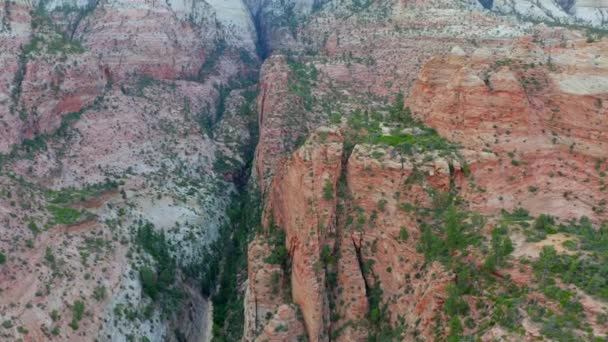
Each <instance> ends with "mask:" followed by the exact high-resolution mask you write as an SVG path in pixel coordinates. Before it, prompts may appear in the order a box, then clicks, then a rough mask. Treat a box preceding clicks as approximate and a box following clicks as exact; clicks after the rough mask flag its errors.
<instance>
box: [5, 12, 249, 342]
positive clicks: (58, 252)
mask: <svg viewBox="0 0 608 342" xmlns="http://www.w3.org/2000/svg"><path fill="white" fill-rule="evenodd" d="M226 7H230V8H231V9H232V11H231V12H230V13H232V15H228V13H227V12H225V11H224V9H225V8H226ZM220 9H221V10H222V13H221V14H218V13H216V11H219V10H220ZM0 23H1V25H2V26H1V27H0V45H1V46H2V48H1V49H0V81H1V82H0V121H1V122H0V153H1V154H0V182H2V189H1V190H0V219H1V220H2V222H3V223H4V225H3V228H2V231H1V233H2V239H1V241H0V251H1V252H2V253H3V256H4V255H6V257H7V260H6V262H5V263H4V264H2V265H0V268H1V269H0V278H2V281H1V282H2V285H1V287H2V291H3V293H4V294H6V295H2V296H1V298H0V301H1V304H0V305H1V308H0V316H1V317H2V321H3V322H4V321H10V322H11V324H12V327H11V328H10V329H8V328H7V329H5V330H4V331H3V339H7V340H10V339H11V338H13V337H14V338H15V339H18V338H26V339H32V340H46V339H52V338H53V339H59V340H95V339H96V340H99V341H111V340H125V339H127V338H129V336H141V337H146V338H148V339H149V340H150V341H161V340H176V339H179V338H182V337H185V338H187V339H189V340H200V339H204V338H207V337H208V336H209V333H210V331H211V327H210V325H209V322H208V321H209V318H210V317H209V303H208V299H207V298H204V297H203V296H201V295H200V293H198V291H200V290H199V289H198V288H196V287H198V285H197V286H196V287H194V286H193V285H192V284H190V283H187V282H185V279H186V278H187V276H186V275H185V274H184V273H183V272H181V269H182V267H183V268H187V267H192V265H196V264H197V263H200V262H201V261H202V258H203V257H204V250H205V246H206V245H207V244H208V243H209V242H211V241H214V240H215V239H216V238H217V231H218V229H219V227H220V226H221V225H222V224H224V223H225V221H226V220H225V209H226V207H227V205H228V203H229V196H230V194H231V193H232V192H234V189H235V187H234V186H233V184H232V183H230V182H226V180H231V179H233V178H236V177H238V176H234V177H233V174H237V173H238V172H236V171H234V170H229V171H228V172H225V170H219V168H218V167H216V166H217V165H220V164H221V165H223V164H226V160H228V161H231V160H234V164H235V165H234V169H237V168H240V167H242V165H244V164H245V161H244V155H245V154H247V153H249V152H247V150H246V149H243V146H244V145H251V139H253V135H252V134H250V133H251V132H250V131H249V124H250V122H252V120H251V119H252V117H253V115H250V113H253V111H254V109H253V108H251V106H250V105H251V103H249V102H250V101H251V98H253V97H254V96H255V95H247V94H248V93H249V92H253V93H255V87H250V85H251V82H250V81H247V80H249V79H250V78H251V76H252V74H254V73H255V72H256V68H257V67H258V63H259V62H258V58H257V56H256V51H255V32H254V31H251V30H252V29H253V28H254V25H253V22H252V21H251V17H250V16H249V14H248V11H247V10H246V7H245V6H244V4H243V3H241V2H223V3H221V4H218V3H212V4H209V3H205V2H191V1H169V2H166V1H143V0H142V1H139V0H138V1H122V0H116V1H114V0H104V1H68V0H65V1H40V2H37V1H5V2H2V4H1V5H0ZM240 81H242V82H240ZM238 88H241V89H238ZM245 95H247V96H245ZM227 127H228V128H227ZM230 135H234V136H238V137H239V139H234V138H232V139H231V137H230ZM220 161H221V162H220ZM231 177H233V178H231ZM220 189H221V190H220ZM58 198H59V199H58ZM148 224H150V226H151V227H153V228H152V231H153V232H154V234H157V235H151V236H152V239H154V238H155V236H156V237H157V238H158V237H160V236H162V240H163V242H162V244H163V248H164V249H166V251H167V253H168V255H167V254H164V255H163V257H164V258H165V260H162V261H159V260H157V258H158V255H155V256H152V255H151V254H153V253H152V252H150V250H149V248H148V249H146V248H144V247H142V245H141V241H140V240H141V239H140V238H138V231H140V230H141V229H142V227H143V226H148ZM150 226H148V227H150ZM161 232H162V233H161ZM148 238H150V235H148ZM167 261H168V262H169V263H173V264H174V266H173V268H172V273H173V275H174V280H173V281H172V283H170V284H168V287H169V288H170V289H171V291H173V290H175V291H176V292H175V293H181V294H182V295H183V297H182V299H183V300H182V302H181V304H183V305H175V304H168V301H167V294H166V293H165V294H161V295H160V297H163V299H160V298H159V297H156V298H152V296H150V293H149V292H146V290H145V289H144V287H145V286H144V285H142V278H141V277H140V271H141V270H142V268H148V269H151V270H152V272H155V271H157V270H158V269H159V268H158V267H160V266H159V264H161V263H162V262H167ZM153 274H154V277H157V276H158V274H157V273H153ZM154 279H156V278H154ZM155 281H156V280H155ZM9 304H10V305H9ZM81 304H84V310H83V312H82V313H81V314H80V318H74V317H76V314H73V312H75V311H77V310H81V309H80V308H81V306H80V305H81ZM171 305H173V306H174V307H173V308H171ZM17 327H19V328H17ZM23 331H27V334H26V335H24V333H23Z"/></svg>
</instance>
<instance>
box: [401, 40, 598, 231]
mask: <svg viewBox="0 0 608 342" xmlns="http://www.w3.org/2000/svg"><path fill="white" fill-rule="evenodd" d="M547 34H548V33H547V32H543V31H542V30H541V31H539V32H537V33H536V36H535V37H536V38H535V39H534V40H533V39H532V38H525V39H521V40H519V41H516V42H514V43H513V45H512V46H509V47H506V48H503V49H487V48H480V49H477V50H474V51H473V52H471V53H470V54H466V53H464V52H463V51H462V50H461V49H459V48H454V49H453V50H452V52H451V53H450V54H448V55H446V56H442V57H438V58H436V59H433V60H431V61H429V62H428V63H427V64H426V65H425V66H424V68H423V69H422V71H421V73H420V75H419V78H418V82H417V83H416V85H415V87H414V88H413V89H412V91H411V93H410V96H409V100H408V103H409V105H410V106H411V108H412V110H413V112H414V113H415V114H417V115H418V116H419V117H420V118H421V119H422V120H423V121H425V122H426V123H427V124H429V125H430V126H431V127H433V128H436V129H437V130H438V131H439V132H440V133H441V134H442V135H444V136H446V137H448V138H449V139H451V140H454V141H458V142H459V143H461V144H462V145H463V146H465V147H467V148H470V149H477V150H480V149H486V150H491V151H493V152H494V153H495V155H496V158H494V160H492V161H488V162H486V163H483V165H484V166H481V165H478V167H473V168H472V170H473V175H474V178H475V179H477V180H478V181H479V182H480V184H479V185H480V186H482V187H483V188H485V189H486V190H488V191H487V194H486V195H479V196H478V198H477V199H476V200H475V202H476V203H477V205H479V207H480V208H483V211H491V210H494V211H498V210H500V209H501V208H514V207H516V206H518V205H524V207H526V208H529V209H530V210H532V211H533V212H535V213H543V212H550V213H552V214H556V215H558V214H559V215H560V216H562V217H566V218H577V217H580V216H588V217H594V218H597V219H598V221H601V220H602V219H605V215H604V214H603V212H602V211H601V210H600V211H598V210H596V209H597V208H598V206H599V203H600V202H602V201H603V199H604V195H603V193H602V190H601V189H602V184H601V183H602V180H601V177H599V175H598V172H597V171H596V170H595V168H594V165H595V163H596V160H597V158H604V157H605V155H606V152H605V147H606V144H607V140H606V139H607V138H608V136H607V135H606V132H607V127H606V122H605V120H603V117H604V116H605V115H606V112H607V110H608V108H607V107H606V106H605V103H606V99H607V98H606V92H607V91H608V89H604V87H605V85H606V84H608V82H606V80H604V77H605V75H606V73H607V70H606V63H605V61H603V57H600V56H603V55H604V54H605V53H603V52H602V51H605V49H606V45H605V44H604V43H603V42H599V43H585V42H583V41H582V40H583V39H582V38H581V37H577V36H574V37H572V38H571V39H573V41H572V43H570V44H563V43H562V42H563V41H564V39H567V38H565V35H567V34H568V33H567V32H562V33H561V34H560V35H555V34H551V35H550V36H547ZM539 42H542V43H539ZM560 160H564V161H565V160H567V161H568V162H560ZM513 161H514V162H513ZM477 172H479V174H477ZM493 175H495V176H493ZM554 177H557V178H554ZM581 180H586V181H585V182H583V183H581ZM530 186H535V187H538V191H537V192H536V193H534V194H530V192H529V191H528V190H527V189H528V188H529V187H530ZM499 197H500V198H501V199H499Z"/></svg>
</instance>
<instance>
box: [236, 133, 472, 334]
mask: <svg viewBox="0 0 608 342" xmlns="http://www.w3.org/2000/svg"><path fill="white" fill-rule="evenodd" d="M341 135H342V134H341V133H340V131H338V130H335V129H331V130H328V129H326V128H320V129H319V130H317V131H316V133H315V134H314V135H313V136H312V137H311V138H310V139H309V140H308V141H307V142H306V143H305V144H304V145H303V146H302V147H301V148H299V149H298V150H297V151H296V152H295V153H294V154H293V155H292V157H291V158H289V159H288V160H287V161H286V162H285V163H284V164H282V166H281V167H280V168H279V170H278V171H277V173H276V174H275V176H274V178H273V181H272V183H271V185H270V188H269V189H270V190H269V194H268V199H267V201H266V207H265V213H266V219H265V221H266V222H267V227H268V228H267V229H269V230H270V231H272V229H280V230H282V231H284V232H285V241H284V248H286V253H289V267H288V268H287V269H283V270H281V269H280V268H279V267H278V266H277V265H275V264H273V263H272V262H271V261H270V260H271V259H270V256H271V255H273V253H274V252H272V251H269V248H268V247H272V246H269V245H268V242H267V241H274V238H273V237H272V236H273V235H272V233H271V234H270V235H267V234H268V233H267V234H258V236H257V237H256V239H255V240H254V242H252V244H251V245H250V247H249V261H250V264H249V283H248V289H247V299H246V312H247V313H248V314H247V316H246V318H247V321H246V322H247V327H248V328H247V329H246V340H263V336H267V335H266V333H262V331H267V330H268V329H273V328H271V327H274V326H275V325H276V324H275V323H273V321H271V320H270V319H271V317H272V313H273V312H277V310H280V309H279V308H280V305H281V303H288V302H289V299H288V298H289V297H287V298H285V297H284V296H285V294H286V293H285V292H282V291H280V290H275V291H274V293H271V292H269V291H270V289H271V288H272V285H271V284H272V280H271V279H270V278H271V274H272V273H276V274H277V275H278V276H277V278H276V279H281V280H280V281H279V282H278V284H281V285H283V286H285V287H287V288H288V289H289V290H290V293H291V296H292V298H293V302H294V303H295V304H297V305H298V308H299V310H301V312H302V322H303V323H304V326H305V327H306V335H307V336H308V338H309V339H310V340H314V341H323V340H327V339H328V338H329V336H332V337H331V339H332V340H338V341H353V340H356V341H364V340H366V339H367V338H368V335H369V334H370V333H372V332H373V331H375V330H374V329H378V326H377V324H380V323H378V321H373V322H375V323H373V322H372V321H370V320H369V319H370V317H375V318H373V319H374V320H377V319H381V320H382V322H383V323H381V324H386V326H385V327H384V328H383V329H390V330H391V331H392V333H393V334H394V335H393V336H395V337H397V336H401V337H402V338H403V337H405V336H424V337H425V338H432V336H434V335H433V334H434V332H433V326H434V324H435V321H436V319H437V317H441V315H442V311H441V309H442V306H443V301H444V298H445V287H446V285H447V284H448V283H450V282H451V281H452V280H453V276H452V275H451V274H450V273H449V272H446V271H445V270H444V269H443V266H441V265H440V264H438V263H435V264H433V265H432V266H431V267H428V268H425V267H422V265H423V264H424V263H425V260H424V256H423V255H422V254H420V253H419V252H418V251H417V249H416V246H417V244H418V242H419V239H420V229H419V226H418V222H417V221H416V219H415V217H414V216H413V215H412V214H411V213H408V212H407V211H405V210H404V209H403V206H404V205H411V206H415V207H432V206H433V203H434V202H433V201H434V200H433V197H432V196H431V195H429V194H430V193H432V192H434V191H437V192H442V191H448V190H449V189H450V187H451V186H457V187H460V185H459V184H461V183H462V181H463V180H464V178H463V176H462V173H461V171H460V167H459V166H458V165H460V164H459V162H457V161H450V159H445V158H442V157H439V156H438V155H435V154H430V155H415V156H413V157H412V158H411V159H404V158H403V157H402V156H401V155H400V153H398V152H397V151H396V150H392V149H388V150H386V149H383V148H380V147H374V146H368V145H357V146H355V148H354V150H353V152H352V154H351V155H350V157H349V158H348V161H347V162H346V164H344V166H341V165H342V162H343V161H342V142H341V140H342V138H341ZM378 155H381V157H378ZM429 160H430V161H429ZM450 164H453V166H452V168H454V169H455V172H456V174H452V173H451V172H450ZM341 172H343V176H340V173H341ZM341 177H343V178H342V179H341V180H339V179H340V178H341ZM337 189H339V190H337ZM344 196H346V197H344ZM336 203H338V205H336ZM338 207H339V208H340V209H337V208H338ZM271 227H273V228H271ZM404 231H405V232H404ZM405 235H407V236H409V237H407V238H403V236H405ZM263 241H266V242H263ZM281 247H282V246H279V247H277V246H274V248H281ZM261 260H263V261H261ZM285 271H286V272H288V274H285V273H284V272H285ZM414 274H416V276H415V277H414ZM404 275H406V276H405V277H404ZM407 275H409V276H407ZM283 277H289V281H288V282H287V283H285V281H284V279H285V278H283ZM276 279H275V286H276V284H277V280H276ZM370 298H373V299H370ZM370 301H372V302H373V303H374V307H373V308H372V307H370ZM371 309H375V311H374V312H375V313H373V314H371V313H370V310H371ZM372 311H373V310H372ZM370 315H371V316H370ZM378 315H381V316H378ZM264 316H265V317H266V318H265V319H264V318H263V317H264ZM330 317H331V319H330ZM256 326H257V328H256ZM264 326H266V328H263V327H264ZM262 329H264V330H262ZM285 329H286V330H285V331H291V330H290V329H291V328H290V326H288V327H286V328H285ZM405 331H407V334H406V333H405ZM260 334H261V335H260ZM290 334H291V333H290ZM402 334H403V335H402ZM409 334H413V335H409ZM290 336H293V334H291V335H290Z"/></svg>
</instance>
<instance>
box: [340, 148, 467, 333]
mask: <svg viewBox="0 0 608 342" xmlns="http://www.w3.org/2000/svg"><path fill="white" fill-rule="evenodd" d="M451 163H452V162H451V161H450V160H449V159H445V158H443V157H439V156H436V155H433V154H430V155H414V156H412V157H411V158H409V159H408V158H406V159H405V160H404V158H403V157H402V156H400V154H399V153H398V152H397V151H396V150H393V149H390V148H389V149H386V148H382V147H377V146H369V145H357V146H356V147H355V148H354V150H353V152H352V154H351V156H350V158H349V160H348V167H347V173H346V174H347V177H346V184H347V189H348V197H347V199H346V200H345V203H347V206H348V209H347V214H346V215H345V217H344V220H343V221H342V222H343V224H344V225H343V226H342V227H341V229H342V230H341V235H342V237H343V239H347V240H350V242H351V243H347V244H345V245H344V248H346V249H350V253H354V254H356V255H357V258H358V262H359V267H360V269H359V270H358V271H359V272H360V274H362V275H363V276H364V280H365V287H364V288H363V289H357V287H356V286H357V284H358V283H357V282H354V283H353V282H351V281H350V280H349V279H348V278H347V277H348V276H349V275H350V273H346V274H345V275H346V276H347V277H344V275H340V268H338V284H337V286H336V289H335V290H336V291H335V293H336V294H337V298H336V303H338V304H337V305H338V308H339V309H338V310H339V311H338V312H341V313H344V317H343V318H342V320H341V321H340V322H339V323H337V324H336V325H335V326H334V327H332V329H333V330H334V331H336V330H339V329H340V327H345V326H346V327H348V329H353V330H356V329H357V328H356V325H353V323H355V322H357V321H358V320H361V319H366V318H368V317H369V318H370V319H371V320H372V322H371V327H369V328H368V329H369V330H371V331H373V330H374V329H377V327H376V326H377V325H378V324H381V323H379V322H377V321H376V322H374V319H377V318H374V315H377V314H378V313H373V314H372V313H371V312H369V313H363V315H362V314H361V313H359V314H358V317H353V316H354V315H353V313H355V314H356V312H357V311H353V310H352V308H351V304H350V303H349V302H350V301H352V299H351V300H349V298H353V297H352V296H355V297H354V298H357V300H356V301H353V302H354V303H358V302H360V301H363V300H365V297H362V296H365V295H367V296H368V297H369V298H370V301H373V300H376V301H377V299H372V297H373V296H374V294H376V295H377V293H380V294H381V295H380V303H375V304H374V305H376V307H375V308H372V309H374V310H378V311H379V312H380V315H381V316H380V317H381V318H380V319H381V320H382V321H383V322H384V321H386V322H387V323H389V324H388V327H389V328H387V327H385V328H383V329H391V328H392V329H393V335H390V334H387V335H385V336H392V338H394V339H403V338H405V339H407V338H413V336H421V337H422V338H424V339H432V338H433V336H434V335H433V334H434V332H433V325H434V324H435V320H436V319H437V317H441V312H442V308H443V302H444V299H445V286H446V285H447V284H448V283H450V282H451V281H452V280H453V276H452V275H451V274H450V273H449V272H446V271H445V269H444V268H443V266H442V265H440V264H439V263H433V264H432V265H430V266H429V267H424V266H423V265H424V263H425V259H424V256H423V255H422V254H420V253H419V252H418V251H417V245H418V244H419V241H420V236H421V229H420V226H419V222H417V220H416V218H415V216H414V215H413V214H412V213H411V212H408V211H407V210H404V208H405V207H407V206H411V207H418V208H425V207H426V208H428V207H433V201H434V199H433V196H431V195H430V194H431V193H436V192H437V193H440V192H447V191H449V189H450V186H451V183H453V184H452V186H456V187H459V184H460V183H461V181H462V179H463V178H462V174H461V171H460V169H459V168H458V166H455V167H456V169H455V171H454V172H456V174H454V175H451V173H450V166H449V165H450V164H451ZM455 165H457V163H456V162H455ZM348 217H352V219H350V220H349V219H348ZM353 220H354V222H352V221H353ZM343 256H344V254H339V256H338V258H340V259H339V261H338V263H339V265H340V264H342V263H349V262H350V261H349V260H348V258H347V259H345V260H342V257H343ZM346 256H348V253H347V254H346ZM353 290H355V293H353ZM343 303H346V304H343ZM374 310H372V311H374ZM369 330H367V331H366V330H359V331H358V333H357V334H355V335H354V336H356V338H355V339H356V340H366V338H367V334H368V333H369ZM351 338H353V337H352V335H350V336H349V335H348V334H347V335H344V336H341V337H340V339H339V340H342V341H349V340H351Z"/></svg>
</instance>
